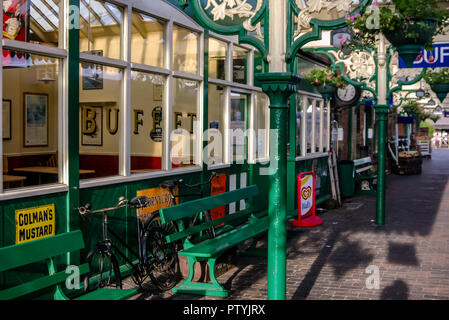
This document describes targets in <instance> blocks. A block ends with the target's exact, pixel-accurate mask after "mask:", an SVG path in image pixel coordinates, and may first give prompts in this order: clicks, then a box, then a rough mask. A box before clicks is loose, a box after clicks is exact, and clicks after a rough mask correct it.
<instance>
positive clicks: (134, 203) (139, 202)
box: [78, 196, 150, 216]
mask: <svg viewBox="0 0 449 320" xmlns="http://www.w3.org/2000/svg"><path fill="white" fill-rule="evenodd" d="M149 202H150V199H148V197H146V196H138V197H134V198H133V199H131V200H130V201H129V200H127V199H125V198H124V197H120V198H119V201H118V203H117V205H116V206H114V207H109V208H103V209H97V210H90V203H86V204H85V205H84V206H82V207H79V208H78V212H79V213H80V214H81V215H82V216H84V215H86V214H88V213H105V212H108V211H113V210H117V209H119V208H123V207H129V208H132V209H135V208H145V207H147V206H148V204H149Z"/></svg>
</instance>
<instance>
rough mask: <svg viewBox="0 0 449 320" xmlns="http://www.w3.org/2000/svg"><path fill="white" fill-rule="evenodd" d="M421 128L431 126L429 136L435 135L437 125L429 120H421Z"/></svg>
mask: <svg viewBox="0 0 449 320" xmlns="http://www.w3.org/2000/svg"><path fill="white" fill-rule="evenodd" d="M419 127H420V128H429V137H433V134H434V132H435V126H434V125H433V124H431V123H429V122H427V121H421V124H420V125H419Z"/></svg>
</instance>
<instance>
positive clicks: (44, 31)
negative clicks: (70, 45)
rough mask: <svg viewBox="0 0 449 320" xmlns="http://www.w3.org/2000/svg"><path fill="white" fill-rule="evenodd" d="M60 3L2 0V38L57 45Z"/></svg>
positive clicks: (32, 0) (53, 1) (43, 0)
mask: <svg viewBox="0 0 449 320" xmlns="http://www.w3.org/2000/svg"><path fill="white" fill-rule="evenodd" d="M60 5H62V1H60V0H3V38H7V39H11V40H17V41H23V42H31V43H36V44H42V45H48V46H52V47H57V46H58V35H59V34H58V30H59V6H60ZM8 54H10V52H9V51H8V50H4V51H3V56H8Z"/></svg>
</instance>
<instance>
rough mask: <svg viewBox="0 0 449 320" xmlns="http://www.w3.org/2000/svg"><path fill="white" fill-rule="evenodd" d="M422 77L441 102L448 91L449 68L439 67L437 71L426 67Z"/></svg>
mask: <svg viewBox="0 0 449 320" xmlns="http://www.w3.org/2000/svg"><path fill="white" fill-rule="evenodd" d="M423 79H424V80H426V82H427V84H428V85H429V86H430V88H431V89H432V91H433V92H435V94H436V95H437V97H438V99H440V102H441V103H443V100H444V99H446V96H447V94H448V93H449V68H441V69H439V70H438V71H434V70H432V69H427V70H426V73H425V74H424V75H423Z"/></svg>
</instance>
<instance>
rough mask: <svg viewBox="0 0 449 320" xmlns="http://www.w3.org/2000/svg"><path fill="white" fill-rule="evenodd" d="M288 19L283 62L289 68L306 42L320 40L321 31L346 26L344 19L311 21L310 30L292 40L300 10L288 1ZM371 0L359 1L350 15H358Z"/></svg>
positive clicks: (294, 2) (291, 1)
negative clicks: (284, 61)
mask: <svg viewBox="0 0 449 320" xmlns="http://www.w3.org/2000/svg"><path fill="white" fill-rule="evenodd" d="M289 2H290V5H289V7H290V8H289V11H288V13H289V17H288V23H287V30H288V35H287V40H289V41H288V42H287V54H286V55H285V60H286V62H287V63H288V64H290V68H291V67H292V65H291V64H292V62H293V59H294V57H296V55H297V54H298V52H299V50H301V48H302V47H303V46H304V45H305V44H306V43H308V42H310V41H315V40H321V32H322V31H323V30H335V29H339V28H343V27H345V26H346V22H345V19H344V17H342V18H339V19H335V20H318V19H312V20H311V21H310V25H311V27H312V30H311V31H310V32H308V33H306V34H304V35H302V36H301V37H299V38H298V39H295V40H294V39H293V33H294V27H295V17H296V16H297V15H298V14H299V13H300V9H299V7H298V6H297V4H296V1H295V0H289ZM371 2H372V0H362V1H360V6H359V7H358V8H356V9H355V10H353V11H352V12H351V13H350V14H351V15H354V14H355V13H360V12H361V11H362V10H364V8H366V7H367V6H368V5H369V4H370V3H371ZM290 70H292V69H290Z"/></svg>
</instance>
